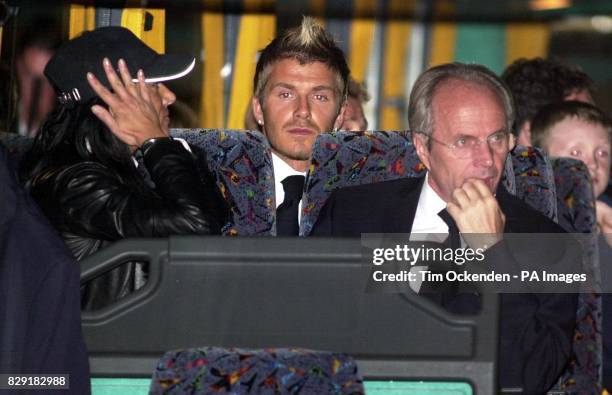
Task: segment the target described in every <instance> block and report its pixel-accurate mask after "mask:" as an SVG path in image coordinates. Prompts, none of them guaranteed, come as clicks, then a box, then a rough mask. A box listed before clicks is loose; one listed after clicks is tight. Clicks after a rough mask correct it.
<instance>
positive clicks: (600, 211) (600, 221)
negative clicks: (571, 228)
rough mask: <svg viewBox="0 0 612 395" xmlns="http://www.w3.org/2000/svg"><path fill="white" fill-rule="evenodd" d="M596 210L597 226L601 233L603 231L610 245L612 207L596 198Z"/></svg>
mask: <svg viewBox="0 0 612 395" xmlns="http://www.w3.org/2000/svg"><path fill="white" fill-rule="evenodd" d="M595 212H596V213H597V227H598V230H599V233H602V234H603V235H604V237H605V238H606V241H607V242H608V245H609V246H612V207H610V206H608V205H607V204H606V203H604V202H602V201H601V200H596V201H595Z"/></svg>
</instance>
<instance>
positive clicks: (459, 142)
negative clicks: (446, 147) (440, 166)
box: [455, 137, 470, 147]
mask: <svg viewBox="0 0 612 395" xmlns="http://www.w3.org/2000/svg"><path fill="white" fill-rule="evenodd" d="M469 144H470V139H469V138H467V137H459V138H458V139H457V141H456V142H455V145H456V146H457V147H465V146H467V145H469Z"/></svg>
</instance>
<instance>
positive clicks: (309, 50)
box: [253, 17, 349, 103]
mask: <svg viewBox="0 0 612 395" xmlns="http://www.w3.org/2000/svg"><path fill="white" fill-rule="evenodd" d="M282 59H295V60H297V61H298V62H300V64H302V65H303V64H309V63H313V62H321V63H324V64H325V65H327V66H328V67H329V68H330V69H331V70H332V71H334V72H335V73H336V74H337V76H338V80H337V83H338V90H339V92H338V94H339V95H340V97H341V100H340V103H343V102H344V101H345V99H346V92H347V89H348V78H349V67H348V65H347V63H346V59H345V57H344V53H343V52H342V50H341V49H340V48H339V47H338V46H337V45H336V43H335V41H334V39H333V38H332V37H331V36H330V35H329V34H327V32H325V29H323V27H321V26H320V25H319V24H317V23H316V22H315V20H314V19H313V18H310V17H304V18H303V20H302V24H301V25H300V26H299V27H296V28H292V29H288V30H286V31H285V32H284V33H283V34H281V35H280V36H278V37H276V38H275V39H274V40H272V41H271V42H270V44H268V45H267V46H266V47H265V48H264V50H263V51H262V52H261V54H260V56H259V60H258V61H257V66H256V68H255V77H254V79H253V92H254V95H255V96H256V97H257V98H258V99H259V101H260V102H262V103H263V91H264V88H265V86H266V84H267V82H268V77H269V76H270V66H271V65H272V64H274V63H276V62H277V61H279V60H282Z"/></svg>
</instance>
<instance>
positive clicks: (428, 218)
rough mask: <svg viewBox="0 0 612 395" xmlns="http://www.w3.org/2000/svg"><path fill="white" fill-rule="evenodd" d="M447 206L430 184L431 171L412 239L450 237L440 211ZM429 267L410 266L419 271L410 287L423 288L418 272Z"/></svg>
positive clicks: (417, 289) (420, 197)
mask: <svg viewBox="0 0 612 395" xmlns="http://www.w3.org/2000/svg"><path fill="white" fill-rule="evenodd" d="M445 208H446V202H445V201H444V200H442V198H441V197H440V195H438V193H437V192H436V191H434V190H433V188H432V187H431V185H429V173H427V174H426V175H425V181H423V188H421V194H420V195H419V203H418V204H417V208H416V212H415V214H414V221H413V222H412V229H411V230H410V241H434V242H438V243H442V242H444V240H445V239H446V238H447V237H448V225H446V222H444V220H443V219H442V218H440V216H439V215H438V213H439V212H440V211H442V210H444V209H445ZM427 269H428V267H427V266H426V265H424V266H413V267H411V268H410V272H412V273H417V274H416V276H417V277H416V278H417V279H416V281H411V282H410V283H409V286H410V288H411V289H412V290H413V291H414V292H416V293H418V292H419V290H420V289H421V283H422V281H421V275H420V274H418V272H420V271H426V270H427Z"/></svg>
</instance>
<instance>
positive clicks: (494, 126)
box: [415, 80, 509, 202]
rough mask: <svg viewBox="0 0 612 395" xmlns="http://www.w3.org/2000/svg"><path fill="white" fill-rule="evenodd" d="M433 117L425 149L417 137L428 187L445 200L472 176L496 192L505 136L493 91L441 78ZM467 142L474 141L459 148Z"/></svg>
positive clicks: (506, 143)
mask: <svg viewBox="0 0 612 395" xmlns="http://www.w3.org/2000/svg"><path fill="white" fill-rule="evenodd" d="M432 118H433V119H432V120H433V134H432V138H433V139H432V140H431V141H430V144H429V147H428V146H427V143H426V139H424V138H422V137H423V136H420V135H418V136H417V138H416V139H415V143H416V148H417V153H418V154H419V157H420V158H421V160H422V161H423V163H424V164H425V166H426V167H427V169H428V170H429V183H430V185H431V187H432V188H433V189H434V190H435V191H436V192H437V193H438V195H440V197H441V198H442V199H444V200H445V201H447V202H448V201H450V200H451V198H452V194H453V191H455V190H456V189H457V188H460V187H462V186H463V185H464V183H465V182H466V181H467V180H470V179H480V180H482V181H483V182H484V183H485V185H486V187H487V188H488V189H489V190H490V191H491V192H492V193H494V191H495V189H496V188H497V184H498V183H499V180H500V178H501V175H502V171H503V169H504V162H505V159H506V156H507V154H508V150H509V138H508V137H507V135H505V134H503V132H505V131H506V116H505V113H504V107H503V104H502V102H501V100H500V99H499V98H498V97H497V95H496V94H495V93H494V92H493V91H492V90H491V89H489V88H488V87H485V86H481V85H477V84H475V83H472V82H466V81H461V80H449V81H445V82H442V83H441V85H440V86H438V88H437V89H436V91H435V93H434V97H433V100H432ZM500 132H502V133H500ZM475 139H476V140H475ZM500 139H501V140H500ZM466 141H468V142H469V141H472V142H477V144H475V145H473V146H472V148H471V149H460V148H459V146H460V145H462V144H463V143H465V142H466Z"/></svg>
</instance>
